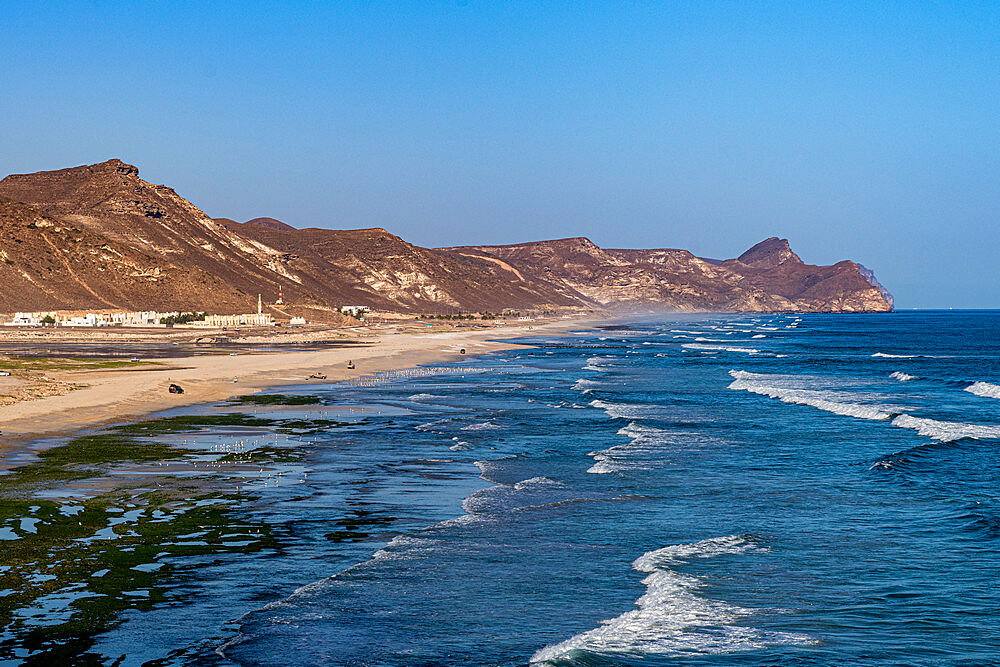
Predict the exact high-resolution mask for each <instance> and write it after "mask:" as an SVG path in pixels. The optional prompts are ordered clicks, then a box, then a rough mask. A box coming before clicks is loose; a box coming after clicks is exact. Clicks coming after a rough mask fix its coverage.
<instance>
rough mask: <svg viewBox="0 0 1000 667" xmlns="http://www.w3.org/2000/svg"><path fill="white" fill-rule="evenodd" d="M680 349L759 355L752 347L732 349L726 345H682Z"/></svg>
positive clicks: (758, 351)
mask: <svg viewBox="0 0 1000 667" xmlns="http://www.w3.org/2000/svg"><path fill="white" fill-rule="evenodd" d="M681 347H683V348H685V349H688V350H718V351H721V352H742V353H743V354H761V351H760V350H758V349H756V348H753V347H732V346H728V345H705V344H704V343H684V344H683V345H681Z"/></svg>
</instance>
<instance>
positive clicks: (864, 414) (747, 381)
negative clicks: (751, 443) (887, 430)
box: [729, 371, 900, 420]
mask: <svg viewBox="0 0 1000 667" xmlns="http://www.w3.org/2000/svg"><path fill="white" fill-rule="evenodd" d="M729 374H730V375H731V376H732V377H733V381H732V383H730V385H729V388H730V389H733V390H737V391H739V390H743V391H748V392H750V393H753V394H760V395H761V396H768V397H770V398H776V399H778V400H779V401H781V402H782V403H794V404H797V405H808V406H811V407H814V408H818V409H819V410H824V411H826V412H832V413H833V414H837V415H843V416H845V417H857V418H858V419H876V420H885V419H889V418H890V417H892V415H893V414H898V413H899V411H900V409H895V410H894V409H893V407H892V406H885V405H877V404H865V403H859V402H857V398H858V397H857V396H856V395H855V394H851V393H847V392H837V391H829V390H818V389H806V388H804V387H803V386H802V385H803V383H804V381H805V380H806V378H802V377H796V376H791V375H767V374H764V373H749V372H747V371H729ZM852 399H853V400H852Z"/></svg>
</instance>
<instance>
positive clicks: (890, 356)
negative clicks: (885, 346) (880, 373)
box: [872, 352, 919, 359]
mask: <svg viewBox="0 0 1000 667" xmlns="http://www.w3.org/2000/svg"><path fill="white" fill-rule="evenodd" d="M872 356H873V357H875V358H876V359H916V358H917V356H919V355H916V354H887V353H885V352H876V353H875V354H873V355H872Z"/></svg>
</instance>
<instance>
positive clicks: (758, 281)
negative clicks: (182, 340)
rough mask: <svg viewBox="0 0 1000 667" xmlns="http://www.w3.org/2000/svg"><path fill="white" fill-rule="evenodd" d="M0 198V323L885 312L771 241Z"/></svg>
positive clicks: (44, 196) (867, 290) (881, 291)
mask: <svg viewBox="0 0 1000 667" xmlns="http://www.w3.org/2000/svg"><path fill="white" fill-rule="evenodd" d="M0 198H2V199H0V242H2V247H3V248H4V254H3V264H2V265H0V280H2V282H0V311H8V312H9V311H14V310H49V309H57V308H58V309H71V308H72V309H85V308H123V309H138V308H140V307H142V308H143V309H145V308H156V309H158V310H193V309H202V310H204V309H206V308H212V309H214V310H216V311H222V310H225V311H228V312H236V311H241V312H248V309H250V308H255V307H256V299H257V294H258V293H260V294H264V295H265V299H264V300H265V301H266V302H270V301H273V300H274V298H275V297H276V295H277V292H278V290H279V288H280V289H281V290H282V291H283V293H284V297H285V299H284V300H285V305H283V306H282V307H281V309H280V311H278V310H277V309H276V308H275V312H276V313H278V314H280V315H281V316H288V315H291V314H303V315H306V316H307V317H310V318H311V319H336V318H338V317H340V316H339V314H337V313H336V310H337V309H338V308H339V307H340V306H342V305H368V306H370V307H372V308H374V309H378V310H387V311H396V312H401V313H422V312H463V311H464V312H483V311H492V312H497V311H499V310H503V309H505V308H509V309H515V310H564V309H576V310H579V309H594V308H600V309H606V310H679V311H699V310H722V311H765V310H766V311H820V312H869V311H887V310H891V307H892V306H891V295H890V294H889V293H888V291H887V290H885V288H884V287H882V286H881V285H880V284H878V282H877V280H875V278H874V274H873V273H872V272H871V271H869V270H868V269H866V268H864V267H861V265H859V264H856V263H854V262H850V261H844V262H839V263H837V264H834V265H832V266H828V267H819V266H813V265H808V264H805V263H804V262H803V261H802V260H801V259H800V258H799V257H798V256H797V255H796V254H795V253H794V252H792V250H791V247H790V245H789V243H788V241H787V239H779V238H777V237H772V238H769V239H765V240H764V241H762V242H761V243H759V244H757V245H755V246H754V247H753V248H750V249H749V250H747V251H746V252H744V253H743V254H742V255H740V256H739V257H737V258H735V259H727V260H722V261H719V262H718V263H715V261H714V260H713V261H711V262H710V261H707V260H703V259H700V258H698V257H696V256H695V255H693V254H692V253H690V252H689V251H687V250H681V249H674V248H659V249H624V248H600V247H599V246H597V245H596V244H595V243H593V242H592V241H591V240H590V239H588V238H586V237H583V236H579V237H569V238H565V239H552V240H542V241H531V242H525V243H520V244H509V245H505V246H487V245H483V246H454V247H444V248H423V247H420V246H417V245H414V244H411V243H408V242H407V241H405V240H403V239H402V238H400V237H398V236H396V235H394V234H392V233H390V232H388V231H387V230H385V229H383V228H381V227H374V226H373V227H370V228H366V229H354V230H335V229H323V228H317V227H308V228H304V229H297V228H295V227H293V226H291V225H288V224H287V223H284V222H282V221H280V220H277V219H275V218H267V217H259V218H254V219H251V220H248V221H247V222H244V223H239V222H235V221H234V220H232V219H229V218H211V217H209V216H208V215H206V214H205V213H204V211H202V210H201V209H199V208H198V207H197V206H196V205H194V204H193V203H191V202H190V201H188V200H187V199H185V198H183V197H182V196H180V195H179V194H178V193H177V192H176V191H175V190H174V189H173V188H170V187H168V186H166V185H156V184H153V183H149V182H147V181H144V180H142V179H141V178H140V177H139V169H138V168H137V167H135V166H134V165H130V164H127V163H125V162H123V161H122V160H120V159H117V158H116V159H112V160H107V161H105V162H102V163H98V164H93V165H82V166H79V167H71V168H68V169H60V170H54V171H42V172H36V173H33V174H13V175H10V176H7V177H6V178H4V179H2V180H0ZM57 230H58V231H57ZM4 274H6V277H5V276H4Z"/></svg>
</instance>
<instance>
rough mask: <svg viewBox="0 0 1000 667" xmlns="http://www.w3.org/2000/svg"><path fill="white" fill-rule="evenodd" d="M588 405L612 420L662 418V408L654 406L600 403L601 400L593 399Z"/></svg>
mask: <svg viewBox="0 0 1000 667" xmlns="http://www.w3.org/2000/svg"><path fill="white" fill-rule="evenodd" d="M590 405H591V406H592V407H595V408H599V409H601V410H604V412H605V414H607V415H608V416H609V417H611V418H612V419H643V418H650V417H656V416H658V415H660V416H662V413H663V412H664V408H661V407H659V406H656V405H644V404H642V403H611V402H609V401H602V400H601V399H599V398H598V399H594V400H593V401H591V402H590Z"/></svg>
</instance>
